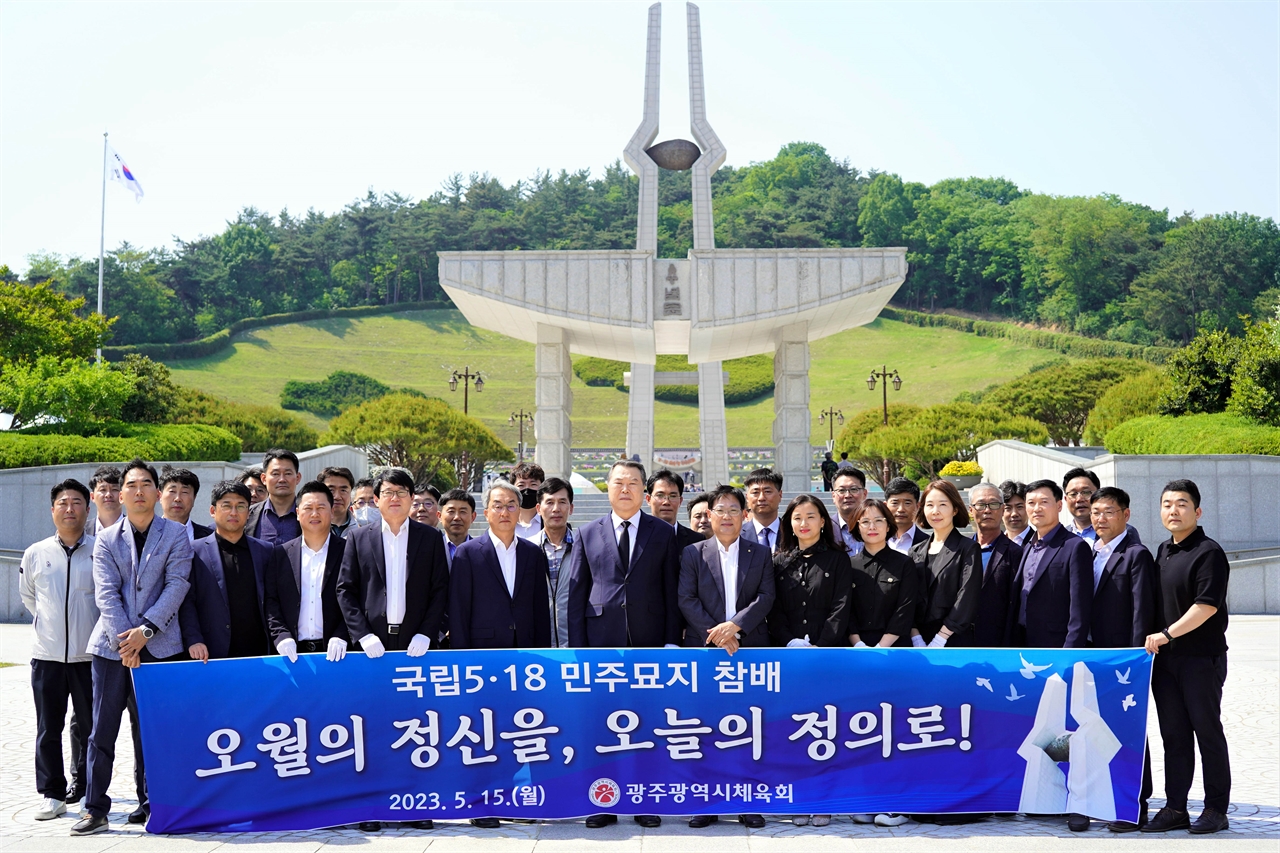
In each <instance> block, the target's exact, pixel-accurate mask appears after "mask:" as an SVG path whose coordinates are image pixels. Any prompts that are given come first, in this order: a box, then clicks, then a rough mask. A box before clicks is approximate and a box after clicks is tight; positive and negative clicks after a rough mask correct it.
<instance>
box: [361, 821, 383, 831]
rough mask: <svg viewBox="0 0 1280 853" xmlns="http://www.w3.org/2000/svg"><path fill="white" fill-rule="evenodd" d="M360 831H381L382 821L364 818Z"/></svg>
mask: <svg viewBox="0 0 1280 853" xmlns="http://www.w3.org/2000/svg"><path fill="white" fill-rule="evenodd" d="M360 831H361V832H381V831H382V822H381V821H377V820H362V821H360Z"/></svg>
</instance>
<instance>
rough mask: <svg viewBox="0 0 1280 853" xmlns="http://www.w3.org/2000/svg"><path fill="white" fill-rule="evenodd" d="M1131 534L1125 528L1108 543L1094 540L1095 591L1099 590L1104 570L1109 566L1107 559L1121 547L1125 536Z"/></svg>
mask: <svg viewBox="0 0 1280 853" xmlns="http://www.w3.org/2000/svg"><path fill="white" fill-rule="evenodd" d="M1128 535H1129V529H1128V528H1125V531H1124V533H1121V534H1120V535H1119V536H1117V537H1116V538H1115V539H1112V540H1111V541H1110V542H1108V543H1107V544H1106V545H1103V544H1102V540H1101V539H1099V540H1097V541H1096V542H1094V549H1093V591H1094V592H1097V591H1098V581H1100V580H1102V571H1103V569H1105V568H1106V567H1107V561H1109V560H1110V559H1111V555H1112V554H1114V553H1115V552H1116V549H1117V548H1119V547H1120V543H1121V542H1123V541H1124V537H1126V536H1128Z"/></svg>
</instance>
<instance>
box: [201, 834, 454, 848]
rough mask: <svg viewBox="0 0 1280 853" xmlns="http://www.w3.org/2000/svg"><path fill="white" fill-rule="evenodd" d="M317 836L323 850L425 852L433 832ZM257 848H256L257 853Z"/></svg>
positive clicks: (223, 836)
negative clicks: (322, 844)
mask: <svg viewBox="0 0 1280 853" xmlns="http://www.w3.org/2000/svg"><path fill="white" fill-rule="evenodd" d="M218 837H219V838H223V839H225V838H226V837H227V836H225V835H220V836H218ZM317 837H318V839H319V840H320V841H322V842H323V843H324V846H323V847H321V848H320V849H321V850H322V851H334V850H350V851H356V850H362V851H363V850H369V851H374V850H376V851H378V853H423V851H425V850H426V849H427V848H428V847H430V846H431V844H432V841H431V833H430V832H429V831H424V830H417V831H416V832H415V834H413V835H408V834H406V835H391V834H384V833H383V832H361V831H360V830H356V831H355V832H351V831H349V830H344V831H330V832H328V833H326V834H317ZM256 849H257V848H254V851H255V853H256ZM220 853H225V851H220ZM246 853H247V852H246Z"/></svg>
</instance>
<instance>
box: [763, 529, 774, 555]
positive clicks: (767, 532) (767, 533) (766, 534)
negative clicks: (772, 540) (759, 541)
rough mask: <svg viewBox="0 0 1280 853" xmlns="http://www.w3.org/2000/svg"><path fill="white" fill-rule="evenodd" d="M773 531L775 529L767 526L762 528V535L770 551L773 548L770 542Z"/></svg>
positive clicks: (765, 545)
mask: <svg viewBox="0 0 1280 853" xmlns="http://www.w3.org/2000/svg"><path fill="white" fill-rule="evenodd" d="M772 532H773V531H772V530H770V529H769V528H767V527H762V528H761V529H760V535H761V536H763V537H764V547H766V548H768V549H769V550H770V551H772V550H773V546H772V545H770V544H769V534H770V533H772Z"/></svg>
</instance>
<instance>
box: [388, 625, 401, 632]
mask: <svg viewBox="0 0 1280 853" xmlns="http://www.w3.org/2000/svg"><path fill="white" fill-rule="evenodd" d="M387 633H388V634H399V633H400V626H399V625H388V626H387Z"/></svg>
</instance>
